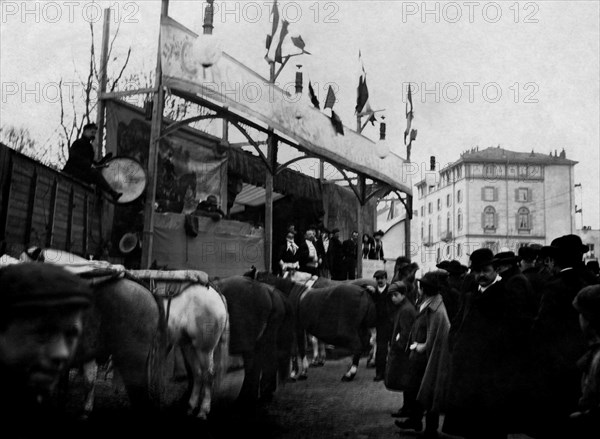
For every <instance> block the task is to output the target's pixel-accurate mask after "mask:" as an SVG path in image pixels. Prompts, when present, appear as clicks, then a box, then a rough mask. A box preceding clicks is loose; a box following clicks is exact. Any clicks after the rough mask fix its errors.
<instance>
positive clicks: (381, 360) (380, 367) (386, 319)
mask: <svg viewBox="0 0 600 439" xmlns="http://www.w3.org/2000/svg"><path fill="white" fill-rule="evenodd" d="M373 277H374V278H375V282H376V283H377V286H376V287H372V286H370V287H367V288H368V289H369V291H370V292H371V297H373V302H375V312H376V315H377V320H376V323H375V330H376V332H377V335H376V339H375V340H376V348H375V378H373V381H383V379H384V378H385V365H386V360H387V355H388V346H389V343H390V339H391V337H392V329H393V326H394V314H395V311H396V309H395V306H394V304H393V303H392V298H391V295H390V294H389V292H388V287H389V284H388V283H387V272H386V271H385V270H377V271H376V272H375V273H374V274H373Z"/></svg>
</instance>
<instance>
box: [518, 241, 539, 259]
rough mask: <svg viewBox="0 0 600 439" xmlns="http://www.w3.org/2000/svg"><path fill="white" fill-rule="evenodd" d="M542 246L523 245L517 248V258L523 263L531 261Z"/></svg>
mask: <svg viewBox="0 0 600 439" xmlns="http://www.w3.org/2000/svg"><path fill="white" fill-rule="evenodd" d="M541 248H542V246H540V245H539V244H537V245H536V246H535V247H534V246H533V245H525V246H523V247H521V248H519V253H518V254H519V257H520V258H521V259H522V260H524V261H529V262H531V261H533V260H534V259H535V258H537V257H538V255H539V254H540V249H541Z"/></svg>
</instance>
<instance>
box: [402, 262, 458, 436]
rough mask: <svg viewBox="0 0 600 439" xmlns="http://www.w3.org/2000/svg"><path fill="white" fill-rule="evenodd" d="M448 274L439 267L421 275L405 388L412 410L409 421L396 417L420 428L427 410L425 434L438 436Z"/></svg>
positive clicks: (446, 357) (445, 361) (446, 358)
mask: <svg viewBox="0 0 600 439" xmlns="http://www.w3.org/2000/svg"><path fill="white" fill-rule="evenodd" d="M447 278H448V272H447V271H445V270H436V271H432V272H429V273H425V275H423V277H422V278H421V279H419V284H420V287H421V288H420V289H421V296H422V301H421V304H420V305H419V306H418V314H417V317H416V319H415V322H414V324H413V326H412V329H411V334H410V339H409V350H410V355H409V366H408V377H407V381H408V383H409V385H408V389H407V391H405V392H404V395H405V401H406V404H408V407H409V408H410V410H407V411H408V419H407V420H406V421H399V420H397V421H395V423H396V425H397V426H398V427H400V428H403V429H412V430H416V431H421V430H422V429H423V415H424V414H425V413H426V416H425V434H424V437H425V438H437V437H438V431H437V430H438V427H439V419H440V411H441V410H442V407H443V403H444V396H445V390H446V378H447V372H448V365H449V352H448V333H449V331H450V321H449V320H448V315H447V313H446V308H445V306H444V301H443V299H442V296H441V294H440V293H441V291H442V290H443V289H446V288H447Z"/></svg>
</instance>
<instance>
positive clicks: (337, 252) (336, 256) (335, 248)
mask: <svg viewBox="0 0 600 439" xmlns="http://www.w3.org/2000/svg"><path fill="white" fill-rule="evenodd" d="M329 247H330V248H329V261H328V264H329V271H330V272H331V279H332V280H345V279H346V278H345V277H344V250H343V248H342V241H340V229H338V228H337V227H334V228H333V229H332V230H331V235H330V239H329Z"/></svg>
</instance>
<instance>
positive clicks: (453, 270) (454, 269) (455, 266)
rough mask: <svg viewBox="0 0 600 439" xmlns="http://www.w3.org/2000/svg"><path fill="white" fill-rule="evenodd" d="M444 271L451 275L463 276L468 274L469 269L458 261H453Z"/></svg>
mask: <svg viewBox="0 0 600 439" xmlns="http://www.w3.org/2000/svg"><path fill="white" fill-rule="evenodd" d="M444 270H446V271H447V272H448V273H450V274H462V273H466V271H467V270H468V268H467V267H465V266H464V265H463V264H461V263H460V262H458V261H457V260H456V259H453V260H451V261H450V262H448V267H447V268H444Z"/></svg>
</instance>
